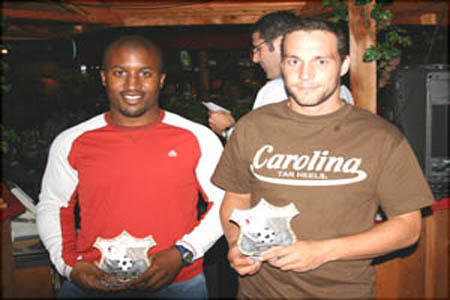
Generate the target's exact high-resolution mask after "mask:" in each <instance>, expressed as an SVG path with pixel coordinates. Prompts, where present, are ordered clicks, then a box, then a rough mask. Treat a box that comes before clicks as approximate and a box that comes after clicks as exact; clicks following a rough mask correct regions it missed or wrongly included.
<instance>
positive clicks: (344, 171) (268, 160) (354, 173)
mask: <svg viewBox="0 0 450 300" xmlns="http://www.w3.org/2000/svg"><path fill="white" fill-rule="evenodd" d="M273 152H274V147H273V146H272V145H264V146H262V147H261V148H260V149H259V150H258V151H256V154H255V156H254V157H253V162H252V164H251V165H250V170H251V172H252V173H253V175H254V176H255V177H256V178H257V179H259V180H261V181H264V182H268V183H274V184H282V185H291V186H332V185H344V184H351V183H355V182H360V181H363V180H364V179H365V178H366V177H367V173H366V172H364V171H363V170H360V169H359V167H360V165H361V158H349V159H345V158H344V157H341V156H331V155H329V154H330V153H329V151H326V150H325V151H320V150H314V151H313V155H312V156H309V155H306V154H303V155H301V154H279V153H274V154H272V153H273ZM258 169H266V170H269V171H275V172H276V173H275V174H277V175H275V174H274V175H275V176H264V175H262V174H258ZM330 174H335V175H338V177H341V176H342V178H332V179H330V178H328V176H329V175H330ZM339 174H341V176H339ZM349 175H351V176H349ZM344 177H345V178H344Z"/></svg>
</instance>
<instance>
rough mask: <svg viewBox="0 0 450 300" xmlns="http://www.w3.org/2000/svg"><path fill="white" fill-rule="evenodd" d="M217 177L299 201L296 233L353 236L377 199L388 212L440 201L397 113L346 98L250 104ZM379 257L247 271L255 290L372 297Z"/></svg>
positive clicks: (258, 294)
mask: <svg viewBox="0 0 450 300" xmlns="http://www.w3.org/2000/svg"><path fill="white" fill-rule="evenodd" d="M212 181H213V182H214V183H215V184H217V185H218V186H219V187H221V188H223V189H225V190H226V191H229V192H234V193H242V194H245V193H251V197H252V205H253V206H254V205H256V203H258V202H259V201H260V199H261V198H264V199H265V200H266V201H267V202H269V203H271V204H272V205H275V206H285V205H287V204H289V203H291V202H292V203H294V204H295V206H296V207H297V209H298V210H299V211H300V214H299V215H298V216H296V217H294V218H293V219H292V221H291V225H292V229H293V231H294V232H295V234H296V236H297V238H298V239H327V238H335V237H340V236H347V235H352V234H356V233H359V232H362V231H365V230H368V229H369V228H371V227H372V226H374V217H375V214H376V212H377V208H378V207H379V206H381V207H382V209H383V211H384V212H385V213H386V215H387V216H388V217H393V216H397V215H400V214H404V213H407V212H411V211H414V210H418V209H420V208H422V207H425V206H427V205H430V204H432V203H433V196H432V193H431V191H430V189H429V187H428V184H427V182H426V181H425V178H424V176H423V173H422V171H421V169H420V167H419V165H418V163H417V160H416V158H415V156H414V154H413V152H412V150H411V148H410V146H409V144H408V142H407V140H406V139H405V138H404V136H403V135H402V134H401V133H400V132H399V131H398V130H397V129H396V128H395V127H394V126H392V125H391V124H390V123H389V122H387V121H385V120H383V119H382V118H380V117H378V116H376V115H374V114H372V113H369V112H366V111H364V110H362V109H359V108H356V107H353V106H351V105H345V106H344V107H342V108H341V109H339V110H338V111H336V112H333V113H331V114H328V115H324V116H314V117H311V116H305V115H301V114H298V113H295V112H293V111H292V110H290V109H289V107H288V106H287V102H286V101H284V102H280V103H276V104H271V105H267V106H264V107H262V108H260V109H257V110H255V111H252V112H250V113H248V114H247V115H246V116H244V117H243V118H241V120H240V121H239V122H238V124H237V125H236V128H235V131H234V132H233V135H232V136H231V138H230V140H229V141H228V143H227V145H226V147H225V151H224V153H223V155H222V158H221V161H220V163H219V165H218V167H217V169H216V171H215V174H214V176H213V179H212ZM370 263H371V260H369V259H367V260H354V261H335V262H329V263H326V264H324V265H323V266H321V267H319V268H317V269H315V270H312V271H309V272H304V273H298V272H293V271H282V270H279V269H277V268H274V267H271V266H269V265H268V264H263V267H262V269H261V270H260V272H258V273H257V274H256V275H253V276H245V277H242V278H240V296H241V297H249V298H268V299H272V298H297V299H298V298H330V297H332V298H341V299H346V298H370V297H373V294H374V272H373V269H372V267H371V265H370Z"/></svg>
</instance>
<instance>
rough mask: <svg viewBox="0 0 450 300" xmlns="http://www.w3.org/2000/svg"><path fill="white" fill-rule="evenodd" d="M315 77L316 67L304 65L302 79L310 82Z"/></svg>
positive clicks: (301, 70) (308, 64)
mask: <svg viewBox="0 0 450 300" xmlns="http://www.w3.org/2000/svg"><path fill="white" fill-rule="evenodd" d="M313 77H314V66H313V65H312V64H310V63H304V64H302V66H301V68H300V78H301V79H303V80H308V79H311V78H313Z"/></svg>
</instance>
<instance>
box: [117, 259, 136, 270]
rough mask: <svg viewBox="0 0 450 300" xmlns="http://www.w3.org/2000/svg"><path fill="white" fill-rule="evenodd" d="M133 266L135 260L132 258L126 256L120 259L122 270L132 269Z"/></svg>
mask: <svg viewBox="0 0 450 300" xmlns="http://www.w3.org/2000/svg"><path fill="white" fill-rule="evenodd" d="M132 267H133V260H132V259H131V258H129V257H127V256H124V257H122V258H121V259H120V260H119V268H120V269H121V270H122V271H124V272H127V271H129V270H131V268H132Z"/></svg>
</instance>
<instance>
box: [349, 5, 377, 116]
mask: <svg viewBox="0 0 450 300" xmlns="http://www.w3.org/2000/svg"><path fill="white" fill-rule="evenodd" d="M374 5H375V1H374V0H372V2H371V3H369V4H366V5H364V6H357V5H355V0H349V1H348V21H349V22H348V26H349V33H350V63H351V65H350V85H351V90H352V95H353V98H354V99H355V104H356V105H357V106H359V107H361V108H364V109H366V110H368V111H370V112H373V113H376V110H377V70H376V68H377V66H376V63H375V62H371V63H365V62H363V55H364V52H365V50H366V49H367V48H368V47H369V46H371V45H374V44H375V43H376V24H375V20H373V19H372V18H371V17H370V11H371V9H372V7H373V6H374Z"/></svg>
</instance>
